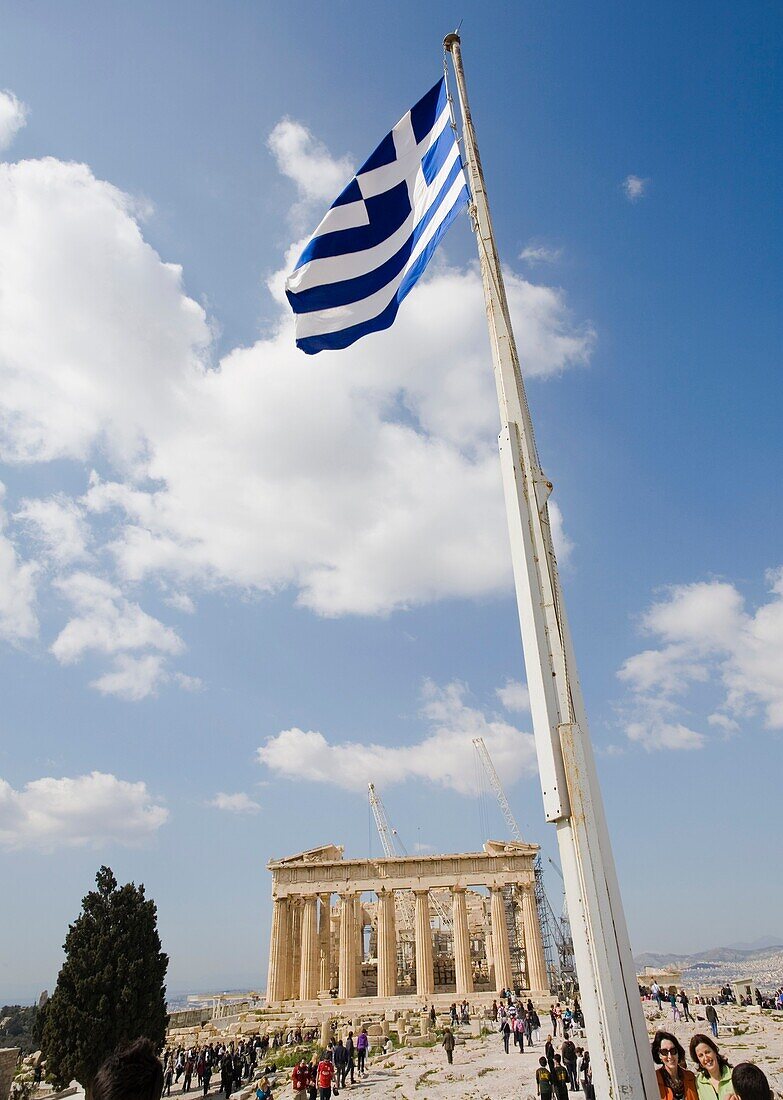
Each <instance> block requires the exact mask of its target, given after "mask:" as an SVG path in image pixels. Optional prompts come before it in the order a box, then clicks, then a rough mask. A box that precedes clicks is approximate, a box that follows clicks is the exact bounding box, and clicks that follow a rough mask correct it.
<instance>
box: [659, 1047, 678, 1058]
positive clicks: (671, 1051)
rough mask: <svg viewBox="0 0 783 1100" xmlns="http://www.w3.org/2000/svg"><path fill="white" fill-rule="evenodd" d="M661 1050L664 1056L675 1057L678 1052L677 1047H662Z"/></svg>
mask: <svg viewBox="0 0 783 1100" xmlns="http://www.w3.org/2000/svg"><path fill="white" fill-rule="evenodd" d="M659 1051H660V1053H661V1054H662V1055H663V1056H664V1058H670V1057H671V1058H673V1057H675V1056H676V1054H677V1050H676V1048H675V1047H660V1048H659Z"/></svg>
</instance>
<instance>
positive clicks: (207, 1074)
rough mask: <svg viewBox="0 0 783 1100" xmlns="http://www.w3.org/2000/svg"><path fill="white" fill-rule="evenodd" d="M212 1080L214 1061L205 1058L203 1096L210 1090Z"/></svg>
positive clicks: (202, 1082) (202, 1074) (202, 1080)
mask: <svg viewBox="0 0 783 1100" xmlns="http://www.w3.org/2000/svg"><path fill="white" fill-rule="evenodd" d="M211 1080H212V1063H211V1062H210V1061H209V1060H208V1059H206V1058H205V1059H204V1069H203V1070H202V1072H201V1088H202V1096H206V1095H207V1093H208V1092H209V1082H210V1081H211Z"/></svg>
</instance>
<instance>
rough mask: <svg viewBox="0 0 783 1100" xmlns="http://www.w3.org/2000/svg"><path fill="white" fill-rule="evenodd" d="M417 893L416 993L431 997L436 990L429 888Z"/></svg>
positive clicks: (416, 891)
mask: <svg viewBox="0 0 783 1100" xmlns="http://www.w3.org/2000/svg"><path fill="white" fill-rule="evenodd" d="M414 893H415V895H416V922H415V930H416V931H415V934H416V993H417V994H418V995H419V996H420V997H429V996H430V995H431V994H432V993H433V992H434V990H435V978H434V976H433V973H432V927H431V926H430V897H429V891H427V890H415V891H414Z"/></svg>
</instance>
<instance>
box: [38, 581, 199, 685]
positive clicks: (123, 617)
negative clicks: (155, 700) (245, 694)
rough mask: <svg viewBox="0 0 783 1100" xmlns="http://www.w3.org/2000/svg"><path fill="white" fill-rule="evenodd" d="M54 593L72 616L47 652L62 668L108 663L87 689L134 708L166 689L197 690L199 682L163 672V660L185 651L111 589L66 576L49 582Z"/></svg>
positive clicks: (167, 631)
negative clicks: (96, 659)
mask: <svg viewBox="0 0 783 1100" xmlns="http://www.w3.org/2000/svg"><path fill="white" fill-rule="evenodd" d="M54 588H55V589H56V590H57V591H58V592H59V593H60V594H61V595H62V596H63V597H64V598H65V600H66V601H67V602H68V603H69V604H70V605H71V606H72V607H73V609H74V610H75V611H76V612H78V614H76V615H75V616H74V617H73V618H71V619H69V621H68V622H67V623H66V625H65V626H64V627H63V629H62V630H61V631H60V633H59V634H58V636H57V637H56V638H55V640H54V642H53V643H52V646H51V651H52V653H53V654H54V656H55V657H56V658H57V660H58V661H59V662H60V664H63V665H70V664H74V663H76V662H77V661H80V660H82V658H83V657H84V656H85V655H86V654H88V653H97V654H99V655H102V656H107V657H110V658H111V667H110V669H109V670H108V671H107V672H105V673H103V674H102V675H101V676H99V677H97V678H96V679H95V680H93V681H92V682H91V684H90V686H91V687H93V688H95V690H96V691H100V692H101V693H102V694H103V695H116V696H118V697H119V698H121V699H127V700H129V701H132V702H136V701H138V700H140V699H145V698H147V696H149V695H153V694H155V692H156V691H157V690H158V688H159V687H160V686H161V685H162V684H166V683H176V684H177V685H178V686H179V687H182V688H184V689H185V690H188V691H193V690H198V689H199V688H200V687H201V681H200V680H197V679H195V678H194V677H191V676H186V675H184V674H183V673H179V672H175V673H171V672H170V671H169V669H168V666H167V663H166V657H169V656H177V655H178V654H180V653H182V651H183V650H184V648H185V646H184V643H183V641H182V639H181V638H180V637H179V635H178V634H177V633H176V631H174V630H173V629H172V628H171V627H169V626H166V625H165V624H164V623H162V622H160V620H159V619H156V618H154V617H153V616H152V615H149V614H147V612H146V611H143V610H142V609H141V607H139V605H138V604H137V603H133V602H132V601H130V600H128V599H127V598H126V597H125V596H124V595H123V593H122V591H121V590H120V589H119V588H118V587H117V586H116V585H113V584H111V583H110V582H109V581H107V580H104V579H103V578H102V577H96V576H94V575H93V574H91V573H72V574H71V575H70V576H67V577H60V578H58V579H57V580H55V581H54ZM144 650H152V651H153V652H151V653H149V652H146V653H145V652H143V651H144Z"/></svg>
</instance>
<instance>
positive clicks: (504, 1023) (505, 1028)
mask: <svg viewBox="0 0 783 1100" xmlns="http://www.w3.org/2000/svg"><path fill="white" fill-rule="evenodd" d="M500 1034H501V1035H502V1036H503V1049H504V1050H505V1052H506V1054H508V1038H509V1035H510V1034H511V1024H510V1023H509V1022H508V1016H504V1017H503V1019H502V1020H501V1021H500Z"/></svg>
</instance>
